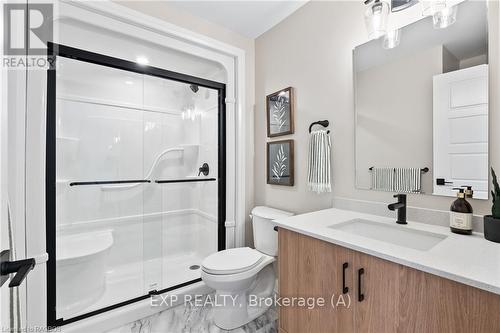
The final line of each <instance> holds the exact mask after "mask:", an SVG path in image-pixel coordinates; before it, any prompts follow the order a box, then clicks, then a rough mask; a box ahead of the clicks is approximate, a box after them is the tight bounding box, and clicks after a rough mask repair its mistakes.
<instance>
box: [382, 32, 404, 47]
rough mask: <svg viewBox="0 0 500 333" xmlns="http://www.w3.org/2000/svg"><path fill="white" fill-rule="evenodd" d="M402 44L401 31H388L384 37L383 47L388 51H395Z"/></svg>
mask: <svg viewBox="0 0 500 333" xmlns="http://www.w3.org/2000/svg"><path fill="white" fill-rule="evenodd" d="M400 42H401V29H396V30H391V31H388V32H387V33H386V34H385V36H384V42H383V44H382V45H383V47H384V49H386V50H389V49H393V48H395V47H396V46H398V45H399V43H400Z"/></svg>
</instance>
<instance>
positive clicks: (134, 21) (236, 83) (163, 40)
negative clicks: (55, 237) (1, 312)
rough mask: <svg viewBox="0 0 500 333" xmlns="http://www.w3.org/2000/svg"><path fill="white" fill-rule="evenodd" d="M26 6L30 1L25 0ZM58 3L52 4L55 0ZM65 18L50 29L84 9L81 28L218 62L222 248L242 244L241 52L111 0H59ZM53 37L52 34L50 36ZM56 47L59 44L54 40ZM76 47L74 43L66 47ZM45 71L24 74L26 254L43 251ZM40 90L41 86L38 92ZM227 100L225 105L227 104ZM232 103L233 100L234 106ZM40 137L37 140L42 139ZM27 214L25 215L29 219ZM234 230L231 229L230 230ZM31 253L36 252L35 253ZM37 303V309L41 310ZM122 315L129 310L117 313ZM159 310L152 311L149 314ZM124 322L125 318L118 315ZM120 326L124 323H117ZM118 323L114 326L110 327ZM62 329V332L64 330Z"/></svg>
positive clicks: (35, 314) (40, 318) (32, 280)
mask: <svg viewBox="0 0 500 333" xmlns="http://www.w3.org/2000/svg"><path fill="white" fill-rule="evenodd" d="M28 1H29V2H30V3H31V2H32V1H33V2H34V1H35V0H28ZM55 1H57V0H55ZM58 4H59V5H60V6H64V7H65V8H64V9H65V11H64V16H61V12H62V11H59V12H58V10H57V8H55V9H56V11H55V15H54V22H55V23H54V27H55V30H57V21H58V20H62V19H71V20H77V21H80V22H81V21H82V17H81V15H79V14H81V13H79V12H80V11H81V9H84V10H88V11H89V12H88V16H86V17H85V19H86V22H85V23H86V24H90V23H91V24H93V25H94V26H96V27H97V28H99V29H102V28H104V27H105V28H106V29H109V30H113V31H116V32H120V33H121V34H126V35H130V36H133V37H135V38H140V39H143V40H147V41H150V42H155V43H157V44H159V45H168V47H170V48H172V49H177V50H180V51H182V52H185V53H189V54H194V55H196V56H199V57H203V58H206V59H210V60H212V61H216V62H218V63H220V64H221V65H222V66H223V67H224V69H225V70H226V73H227V75H228V78H227V82H226V96H227V98H228V103H226V124H227V129H226V138H227V139H226V141H227V143H226V152H227V156H226V160H227V165H226V169H227V177H226V178H227V183H226V194H227V196H226V207H227V208H226V220H227V221H235V225H236V227H235V228H233V227H227V229H226V234H227V239H226V246H227V247H235V246H237V247H239V246H243V244H244V238H245V179H246V177H245V112H244V111H245V106H246V104H245V103H246V87H245V51H244V50H242V49H239V48H237V47H234V46H232V45H229V44H226V43H222V42H220V41H217V40H215V39H213V38H209V37H206V36H203V35H201V34H198V33H194V32H192V31H189V30H187V29H184V28H181V27H178V26H176V25H173V24H171V23H168V22H165V21H162V20H159V19H157V18H154V17H150V16H148V15H145V14H142V13H139V12H136V11H134V10H131V9H129V8H126V7H123V6H120V5H118V4H116V3H112V2H110V1H102V2H73V1H66V0H62V1H60V2H59V3H58ZM55 36H56V38H57V34H56V35H55ZM55 42H56V43H57V42H58V40H57V39H56V40H55ZM69 46H74V47H78V45H69ZM44 74H45V72H44V71H30V72H28V83H27V87H28V88H27V89H28V90H27V92H28V106H27V119H28V122H27V124H26V128H27V133H26V147H27V150H26V187H27V188H26V193H27V194H26V206H27V207H30V209H29V210H27V216H26V220H27V221H29V225H30V227H29V228H27V254H30V253H40V252H41V251H40V250H41V249H43V250H45V223H44V221H45V219H44V216H45V207H44V206H45V205H44V202H43V201H44V200H41V199H40V198H44V197H45V196H44V194H45V193H44V187H45V186H44V185H45V177H44V175H45V167H44V164H45V163H44V161H45V150H44V149H45V137H44V135H43V134H44V133H45V114H46V109H45V105H46V101H45V94H44V92H45V87H46V75H44ZM41 87H43V88H41ZM229 101H230V102H229ZM233 101H234V102H233ZM41 138H42V139H41ZM28 215H29V216H28ZM233 230H234V231H233ZM35 251H36V252H35ZM45 277H46V274H45V267H43V268H40V269H39V270H38V272H36V274H35V272H32V273H31V274H30V275H29V276H28V284H27V285H28V291H29V302H28V306H27V308H28V310H27V318H28V321H27V324H28V325H29V326H31V327H34V326H44V325H45V319H46V313H45V308H44V306H43V304H45V301H46V285H45V281H46V278H45ZM40 304H42V306H40ZM121 310H122V311H123V312H127V311H128V310H129V309H128V308H127V309H125V308H123V309H121ZM159 310H160V309H153V312H155V311H159ZM109 315H111V314H107V313H105V314H102V315H98V316H95V317H92V318H89V319H85V320H83V321H81V322H79V323H78V324H79V325H82V326H85V324H86V323H87V321H88V322H94V323H96V322H99V321H102V320H105V318H108V317H109ZM120 318H122V320H126V321H127V322H128V321H130V320H133V319H132V318H131V317H130V316H122V317H120ZM122 323H123V321H122ZM119 325H120V323H118V322H115V323H114V326H119ZM65 330H66V329H65Z"/></svg>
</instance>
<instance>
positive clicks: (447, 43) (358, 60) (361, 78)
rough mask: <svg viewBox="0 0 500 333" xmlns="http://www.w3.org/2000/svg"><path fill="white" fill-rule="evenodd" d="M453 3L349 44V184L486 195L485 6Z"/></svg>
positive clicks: (410, 191)
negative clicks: (451, 19) (450, 10)
mask: <svg viewBox="0 0 500 333" xmlns="http://www.w3.org/2000/svg"><path fill="white" fill-rule="evenodd" d="M456 8H457V16H456V22H455V23H454V24H452V25H450V26H448V27H447V28H440V29H436V28H434V26H433V18H432V16H427V17H424V18H423V19H421V20H419V21H417V22H415V23H413V24H410V25H407V26H405V27H403V28H401V29H399V31H397V33H391V34H390V36H397V38H398V39H397V40H396V42H395V43H394V41H393V42H392V43H388V41H387V40H385V42H384V39H385V37H382V38H380V39H376V40H371V41H369V42H368V43H365V44H363V45H360V46H358V47H356V48H355V49H354V52H353V55H354V59H353V63H354V82H355V84H354V89H355V119H356V120H355V122H356V187H357V188H359V189H370V190H376V191H390V192H406V193H422V194H434V195H446V196H455V193H456V191H454V190H453V188H457V187H461V186H472V189H473V191H474V198H476V199H488V172H489V170H488V19H487V18H488V11H487V5H486V2H485V1H472V0H468V1H464V2H461V3H460V4H458V5H456ZM391 44H392V45H397V46H396V47H393V48H390V49H388V48H387V47H388V45H391ZM392 45H391V46H392Z"/></svg>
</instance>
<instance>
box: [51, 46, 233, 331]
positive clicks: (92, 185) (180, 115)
mask: <svg viewBox="0 0 500 333" xmlns="http://www.w3.org/2000/svg"><path fill="white" fill-rule="evenodd" d="M53 51H54V53H55V54H56V67H55V68H54V69H51V70H49V71H48V118H47V249H48V252H49V255H50V257H51V262H49V265H48V298H49V299H48V303H49V305H52V306H53V307H51V306H49V307H48V309H49V314H48V316H49V324H54V325H60V324H64V323H66V322H70V321H74V320H77V319H80V318H84V317H87V316H89V315H93V314H96V313H99V312H102V311H106V310H107V309H110V308H114V307H116V306H120V305H124V304H128V303H129V302H131V301H134V300H139V299H143V298H146V297H148V294H152V293H153V294H154V293H159V292H162V291H166V290H170V289H173V288H177V287H179V286H183V285H186V284H189V283H192V282H195V281H199V279H200V263H201V261H202V260H203V258H204V257H206V256H207V255H209V254H211V253H213V252H216V251H218V250H220V249H223V248H224V242H225V240H224V227H223V221H224V209H225V208H224V200H225V198H224V165H223V163H224V155H225V153H224V142H223V138H224V110H223V103H222V101H223V98H224V85H223V84H220V83H216V82H212V81H207V80H202V79H198V78H193V77H189V76H185V75H182V74H178V73H172V72H168V71H165V70H160V69H157V68H151V67H148V66H143V65H139V64H136V63H131V62H127V61H123V60H120V59H115V58H110V57H106V56H102V55H98V54H94V53H89V52H86V51H82V50H77V49H73V48H68V47H63V46H57V45H56V46H54V48H53ZM52 309H53V311H51V310H52Z"/></svg>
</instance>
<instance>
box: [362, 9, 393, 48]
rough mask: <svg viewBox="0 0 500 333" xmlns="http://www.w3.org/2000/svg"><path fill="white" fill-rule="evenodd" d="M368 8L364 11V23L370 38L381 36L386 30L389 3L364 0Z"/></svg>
mask: <svg viewBox="0 0 500 333" xmlns="http://www.w3.org/2000/svg"><path fill="white" fill-rule="evenodd" d="M365 5H368V8H367V9H366V11H365V24H366V30H368V36H369V37H370V39H377V38H379V37H382V36H384V35H385V34H386V32H387V18H388V16H389V4H388V3H387V2H385V1H381V0H366V1H365Z"/></svg>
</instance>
